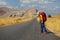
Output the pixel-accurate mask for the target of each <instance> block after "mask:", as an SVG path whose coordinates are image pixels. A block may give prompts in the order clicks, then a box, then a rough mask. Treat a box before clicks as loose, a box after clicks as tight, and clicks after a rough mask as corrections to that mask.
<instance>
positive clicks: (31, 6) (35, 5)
mask: <svg viewBox="0 0 60 40" xmlns="http://www.w3.org/2000/svg"><path fill="white" fill-rule="evenodd" d="M36 6H37V5H34V4H33V5H29V6H28V7H36Z"/></svg>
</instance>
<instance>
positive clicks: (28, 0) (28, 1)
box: [20, 0, 31, 3]
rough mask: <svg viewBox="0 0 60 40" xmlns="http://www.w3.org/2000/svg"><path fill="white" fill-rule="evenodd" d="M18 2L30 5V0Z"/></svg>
mask: <svg viewBox="0 0 60 40" xmlns="http://www.w3.org/2000/svg"><path fill="white" fill-rule="evenodd" d="M20 2H22V3H30V2H31V1H30V0H20Z"/></svg>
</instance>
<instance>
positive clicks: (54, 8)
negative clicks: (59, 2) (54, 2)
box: [48, 6, 60, 11]
mask: <svg viewBox="0 0 60 40" xmlns="http://www.w3.org/2000/svg"><path fill="white" fill-rule="evenodd" d="M48 9H49V10H52V11H55V10H58V9H60V7H59V6H55V7H53V8H48Z"/></svg>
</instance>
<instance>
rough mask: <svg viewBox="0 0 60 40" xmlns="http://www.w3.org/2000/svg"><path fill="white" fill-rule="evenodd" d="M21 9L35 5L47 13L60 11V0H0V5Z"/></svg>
mask: <svg viewBox="0 0 60 40" xmlns="http://www.w3.org/2000/svg"><path fill="white" fill-rule="evenodd" d="M2 6H3V7H9V8H16V9H23V8H29V7H35V8H37V9H38V10H39V11H45V12H46V13H47V14H52V15H54V14H56V13H60V0H0V7H2Z"/></svg>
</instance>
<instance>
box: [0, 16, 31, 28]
mask: <svg viewBox="0 0 60 40" xmlns="http://www.w3.org/2000/svg"><path fill="white" fill-rule="evenodd" d="M31 19H32V18H21V17H5V18H0V27H4V26H8V25H12V24H16V23H21V22H26V21H28V20H31Z"/></svg>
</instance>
